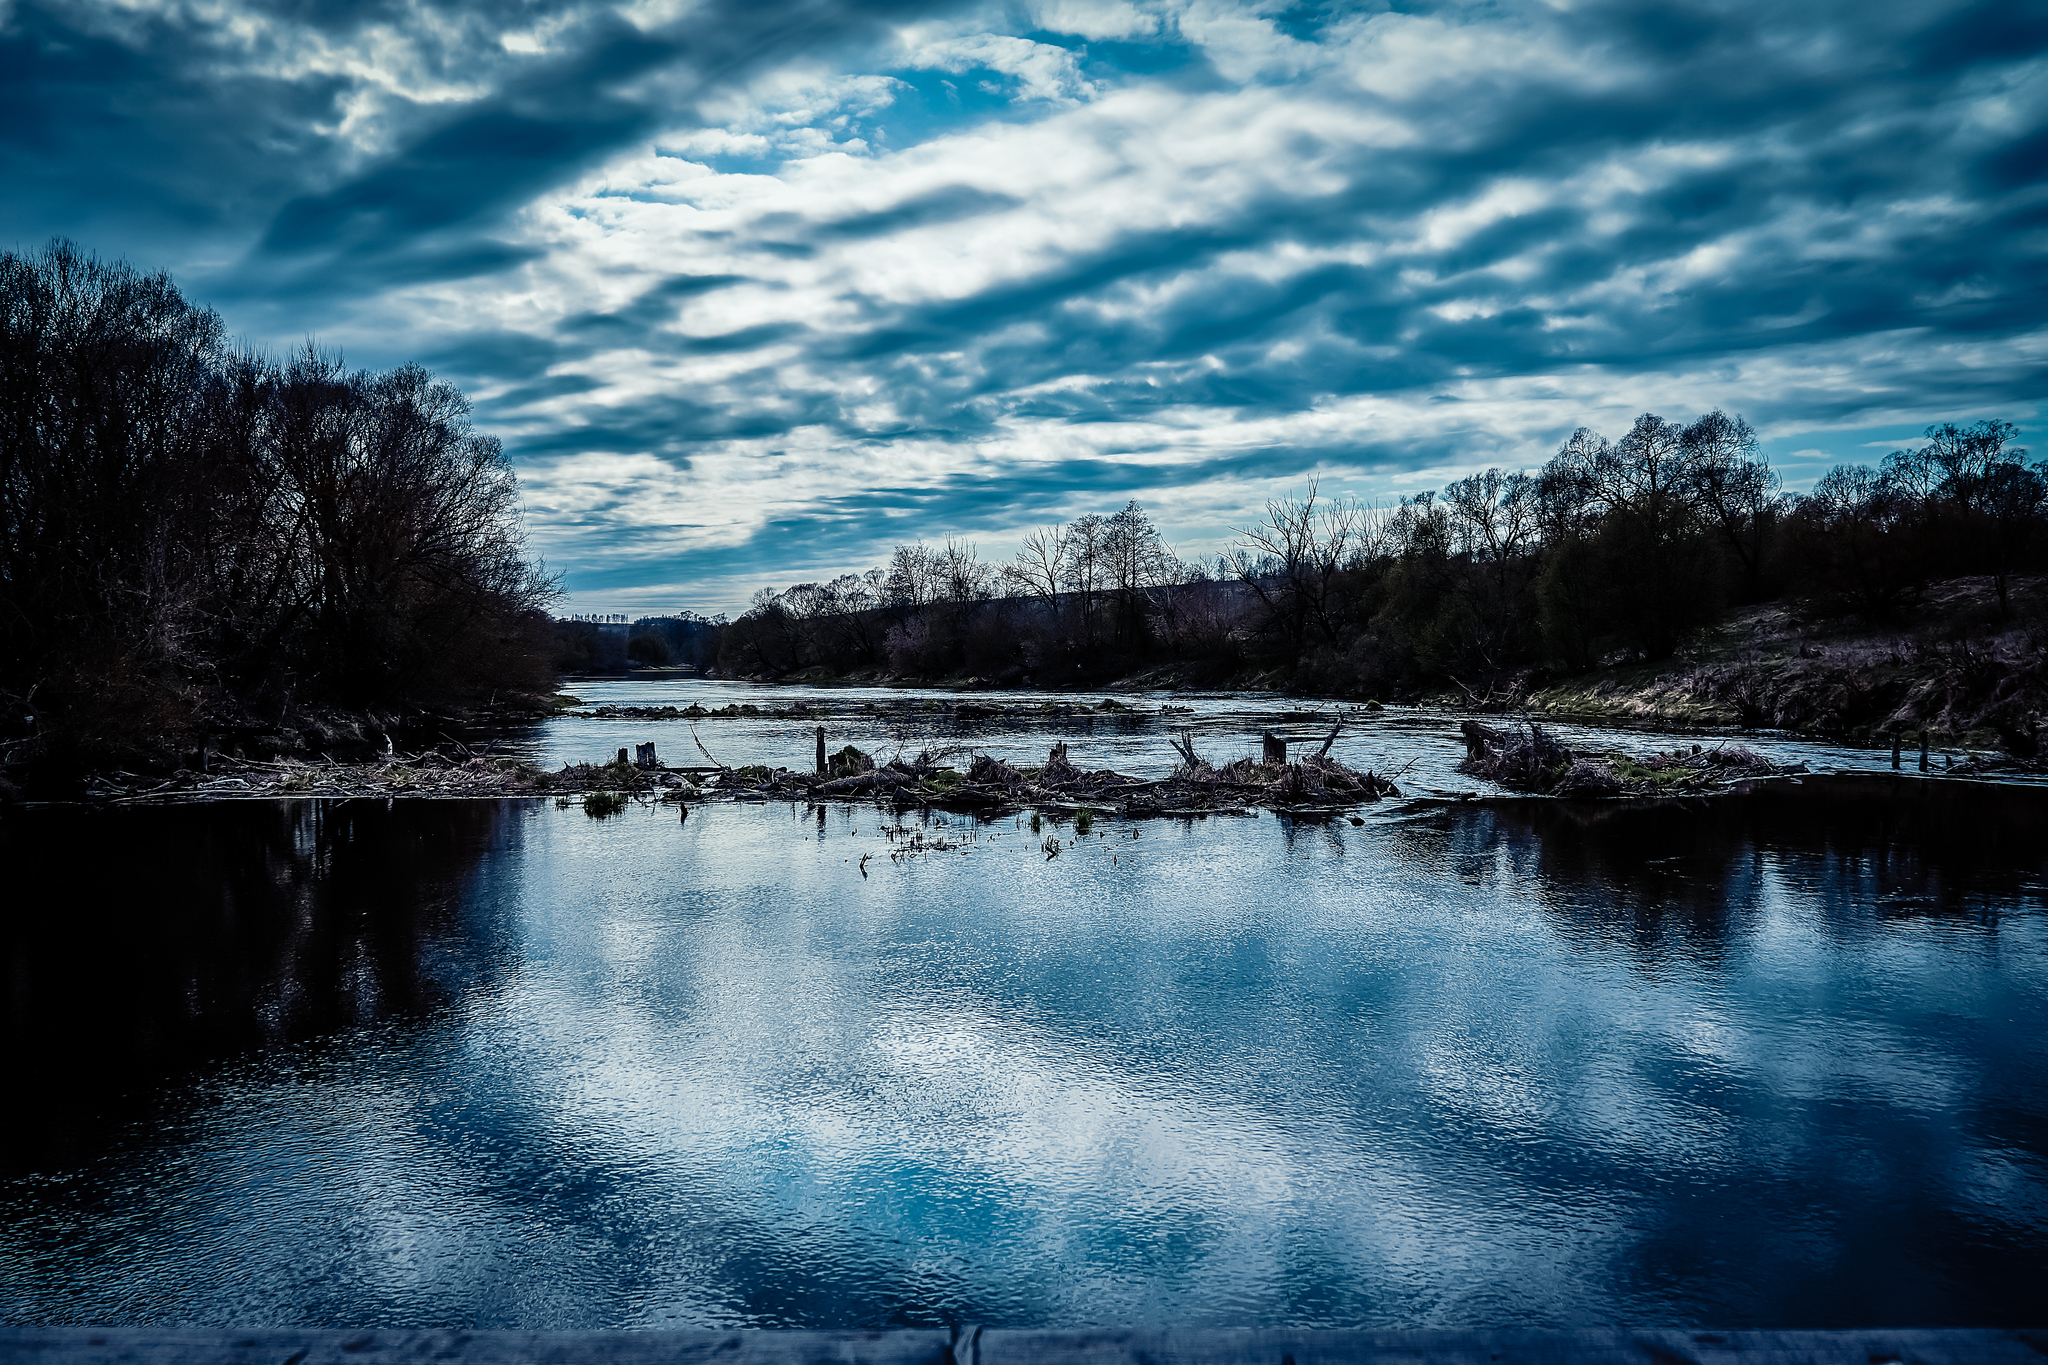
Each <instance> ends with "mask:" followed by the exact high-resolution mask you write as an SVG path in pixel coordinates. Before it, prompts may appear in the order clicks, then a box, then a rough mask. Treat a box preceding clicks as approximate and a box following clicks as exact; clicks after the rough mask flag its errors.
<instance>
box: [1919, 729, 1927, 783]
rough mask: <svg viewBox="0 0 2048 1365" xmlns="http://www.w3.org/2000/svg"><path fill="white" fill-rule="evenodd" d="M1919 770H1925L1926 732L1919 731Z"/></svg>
mask: <svg viewBox="0 0 2048 1365" xmlns="http://www.w3.org/2000/svg"><path fill="white" fill-rule="evenodd" d="M1920 771H1921V772H1923V773H1924V772H1926V771H1927V732H1926V731H1925V730H1922V731H1921V732H1920Z"/></svg>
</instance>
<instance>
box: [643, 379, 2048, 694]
mask: <svg viewBox="0 0 2048 1365" xmlns="http://www.w3.org/2000/svg"><path fill="white" fill-rule="evenodd" d="M2016 434H2017V432H2016V429H2015V428H2014V427H2013V426H2012V425H2011V424H2010V423H2007V422H2003V421H1980V422H1976V423H1974V424H1971V425H1967V426H1961V425H1955V424H1945V425H1940V426H1934V427H1930V428H1928V429H1927V432H1926V444H1924V445H1921V446H1919V447H1917V448H1914V449H1910V450H1897V451H1894V452H1892V453H1891V454H1890V455H1889V456H1887V457H1886V458H1885V459H1884V460H1883V461H1882V463H1881V464H1878V465H1875V466H1868V465H1843V466H1839V467H1837V468H1835V469H1834V470H1832V471H1831V472H1830V473H1829V474H1828V475H1827V476H1826V477H1825V478H1823V479H1821V480H1820V481H1819V483H1818V484H1817V485H1816V486H1815V488H1814V489H1813V491H1812V492H1810V493H1807V494H1803V495H1797V496H1794V495H1787V494H1785V493H1783V492H1782V491H1781V490H1780V486H1779V477H1778V475H1777V474H1776V473H1775V472H1774V471H1773V470H1772V469H1771V468H1770V466H1769V465H1768V464H1767V463H1766V462H1765V460H1764V459H1763V458H1762V457H1761V456H1760V455H1759V454H1758V443H1757V438H1756V435H1755V433H1754V432H1753V431H1752V430H1751V429H1750V427H1749V424H1748V423H1747V422H1746V421H1744V420H1743V419H1742V418H1741V417H1730V416H1728V415H1726V414H1724V413H1722V412H1720V411H1718V410H1717V411H1714V412H1710V413H1708V414H1706V415H1705V416H1703V417H1700V418H1699V419H1698V420H1696V421H1693V422H1690V423H1687V424H1683V425H1681V424H1678V423H1674V422H1668V421H1666V420H1664V419H1663V418H1661V417H1658V416H1654V415H1650V414H1645V415H1644V416H1642V417H1640V418H1638V419H1637V421H1636V423H1635V425H1634V427H1633V428H1631V429H1630V430H1629V432H1628V433H1627V434H1626V435H1624V436H1623V437H1621V438H1620V439H1619V440H1616V441H1609V440H1608V439H1607V438H1605V437H1604V436H1601V435H1600V434H1598V433H1596V432H1593V431H1590V430H1585V429H1581V430H1579V431H1576V432H1574V433H1573V434H1572V435H1571V437H1570V438H1569V439H1568V440H1566V441H1565V442H1564V444H1563V446H1562V447H1561V448H1560V449H1559V450H1558V451H1557V453H1556V454H1555V455H1554V456H1552V457H1551V459H1550V460H1549V461H1548V462H1547V463H1546V464H1545V465H1544V466H1543V467H1542V468H1541V469H1540V470H1538V471H1537V472H1535V473H1533V474H1531V473H1507V472H1503V471H1502V470H1499V469H1489V470H1487V471H1486V472H1485V473H1483V474H1475V475H1473V476H1472V477H1470V478H1466V479H1460V480H1458V481H1457V482H1455V483H1452V484H1449V485H1447V486H1446V487H1445V488H1443V489H1442V490H1441V491H1437V492H1428V493H1422V494H1418V495H1416V496H1414V497H1410V498H1404V499H1402V500H1401V501H1399V502H1398V503H1396V504H1394V505H1391V506H1384V507H1374V506H1366V505H1362V504H1360V503H1357V502H1354V501H1347V500H1342V499H1332V498H1327V497H1324V496H1323V495H1322V494H1321V493H1320V491H1319V490H1318V488H1317V487H1316V485H1315V484H1313V483H1311V484H1310V485H1309V486H1308V488H1307V489H1306V490H1305V491H1304V492H1303V493H1301V494H1300V495H1298V496H1294V497H1290V498H1283V499H1280V500H1277V501H1274V502H1271V503H1269V504H1267V507H1266V511H1265V516H1264V517H1263V518H1262V519H1261V520H1260V521H1258V522H1257V523H1256V524H1254V525H1251V526H1247V527H1244V528H1241V530H1240V531H1239V533H1238V538H1237V544H1236V545H1235V546H1234V547H1233V548H1232V550H1231V551H1230V552H1229V553H1228V554H1226V555H1224V556H1222V557H1221V558H1219V559H1217V560H1215V561H1211V562H1200V561H1195V562H1190V561H1186V560H1182V559H1180V558H1177V557H1176V556H1175V555H1173V554H1172V553H1171V552H1170V551H1169V550H1168V548H1167V547H1166V545H1165V544H1164V542H1163V541H1162V539H1161V537H1160V534H1159V532H1158V530H1157V529H1156V528H1155V527H1154V526H1153V524H1152V522H1151V519H1150V518H1149V517H1148V516H1147V514H1146V513H1145V511H1144V509H1143V508H1141V507H1140V506H1139V505H1138V504H1137V503H1136V502H1131V503H1129V504H1127V505H1126V506H1125V507H1124V508H1123V509H1122V510H1121V511H1119V512H1117V513H1116V514H1115V515H1113V516H1107V517H1103V516H1084V517H1081V518H1080V519H1078V520H1076V521H1073V522H1071V523H1068V524H1067V525H1064V526H1053V527H1047V528H1045V529H1043V530H1040V531H1036V532H1034V533H1032V534H1031V535H1029V536H1028V537H1026V538H1025V540H1024V542H1023V546H1022V548H1021V549H1020V550H1019V551H1018V552H1017V554H1016V557H1015V558H1014V559H1013V560H1011V561H1010V562H1009V563H1006V564H992V563H989V562H986V561H984V560H982V559H980V558H979V557H978V556H977V554H976V552H975V550H974V547H973V546H971V545H968V544H966V543H964V542H962V541H960V540H948V541H945V542H944V543H942V544H939V545H936V546H934V545H927V544H917V545H901V546H898V547H897V548H896V551H895V554H894V557H893V558H892V559H891V560H890V562H889V563H888V564H887V565H886V566H880V567H876V568H873V569H870V570H868V571H867V572H866V573H864V574H859V575H847V576H844V577H841V578H837V579H834V580H832V581H830V582H825V583H800V584H797V585H796V586H794V587H791V588H788V589H786V590H784V591H781V592H775V591H767V590H764V591H763V592H761V593H759V594H758V595H757V596H756V597H755V599H754V602H753V604H752V606H751V608H750V609H749V610H748V611H747V612H746V613H745V614H744V615H743V616H741V617H740V618H739V619H738V620H736V621H733V622H731V623H730V624H728V625H725V626H724V627H723V629H722V630H721V631H720V632H719V638H718V644H717V661H718V667H719V668H720V669H721V670H723V671H726V672H729V673H733V674H741V675H754V676H788V675H791V674H795V673H800V672H802V671H804V670H806V669H823V670H829V671H833V672H841V673H844V672H854V671H860V670H865V669H873V670H879V671H882V672H886V673H890V674H894V675H897V676H907V677H926V678H936V677H945V676H976V677H979V678H981V679H983V680H985V681H987V682H991V683H995V684H1020V683H1025V682H1031V683H1036V684H1040V685H1058V684H1061V683H1071V682H1081V681H1090V680H1096V679H1102V678H1109V677H1116V676H1123V675H1128V674H1131V673H1133V672H1137V671H1141V670H1143V669H1145V668H1146V667H1148V666H1152V665H1158V664H1165V663H1178V664H1181V665H1183V666H1185V667H1183V669H1182V672H1183V673H1184V674H1195V675H1200V674H1203V673H1206V674H1207V675H1208V676H1209V677H1210V678H1211V679H1213V680H1216V681H1222V680H1225V679H1228V678H1232V677H1242V676H1243V675H1244V674H1246V673H1247V672H1250V671H1257V672H1259V673H1262V674H1264V675H1266V676H1267V677H1268V679H1269V680H1271V681H1275V682H1278V683H1280V684H1281V685H1284V686H1288V687H1290V688H1293V689H1296V690H1300V691H1304V692H1318V693H1329V694H1335V695H1340V696H1345V695H1348V696H1374V697H1383V698H1387V699H1389V700H1393V699H1400V698H1411V697H1414V696H1418V695H1422V694H1426V693H1431V692H1437V691H1447V690H1454V689H1463V690H1464V691H1465V692H1466V693H1467V694H1469V695H1473V696H1475V697H1476V696H1482V695H1489V694H1491V693H1492V691H1493V690H1494V689H1495V688H1497V687H1499V686H1501V685H1502V684H1503V683H1504V682H1505V681H1507V680H1509V679H1515V678H1521V679H1525V680H1526V679H1527V678H1529V677H1530V676H1532V675H1541V674H1569V673H1575V672H1583V671H1585V670H1588V669H1591V668H1593V667H1595V666H1596V665H1597V664H1599V663H1601V662H1603V661H1612V660H1615V659H1618V658H1630V659H1641V660H1656V659H1661V658H1665V657H1667V656H1670V655H1671V654H1672V653H1673V652H1674V651H1675V650H1677V649H1678V648H1679V647H1680V645H1681V643H1682V642H1684V641H1685V640H1686V639H1687V638H1688V637H1689V636H1691V635H1692V634H1693V633H1694V632H1696V631H1697V630H1699V629H1700V628H1701V627H1703V626H1707V625H1710V624H1712V623H1713V622H1715V621H1716V620H1717V619H1718V618H1719V617H1720V615H1721V614H1722V612H1723V611H1724V610H1725V609H1726V608H1728V607H1729V606H1731V605H1740V604H1746V603H1756V602H1762V601H1767V600H1771V599H1774V598H1778V597H1780V596H1784V595H1787V594H1794V595H1798V596H1800V597H1801V598H1803V599H1805V600H1807V601H1808V602H1809V603H1810V604H1811V605H1812V606H1813V608H1814V609H1816V610H1819V611H1823V612H1836V613H1844V614H1847V613H1854V614H1857V615H1860V616H1862V617H1864V618H1866V619H1868V620H1870V621H1873V622H1883V621H1885V620H1887V619H1890V618H1893V617H1895V616H1896V615H1897V614H1898V613H1899V612H1901V611H1902V610H1903V609H1904V608H1906V607H1907V606H1908V605H1909V604H1910V603H1911V602H1912V600H1913V599H1914V597H1915V595H1916V594H1917V593H1918V592H1920V591H1921V589H1922V588H1923V587H1924V586H1925V585H1927V584H1929V583H1931V582H1934V581H1937V580H1941V579H1947V578H1953V577H1958V576H1962V575H1985V576H1988V577H1989V579H1990V580H1991V583H1992V585H1993V587H1994V589H1995V594H1996V600H1997V604H1998V610H1999V611H2000V613H2001V614H2009V613H2010V611H2011V609H2012V606H2011V598H2010V588H2011V584H2012V581H2013V577H2014V575H2016V574H2020V573H2023V572H2030V571H2034V570H2038V569H2040V568H2042V567H2043V565H2044V560H2048V464H2043V463H2029V462H2028V459H2027V452H2026V451H2024V450H2021V449H2019V448H2017V447H2015V446H2014V445H2013V440H2014V437H2015V436H2016ZM646 633H648V632H640V634H646ZM635 643H636V644H637V643H638V636H637V635H636V641H635ZM648 648H649V650H650V651H651V650H652V648H653V646H652V645H651V644H650V645H649V646H648ZM698 648H699V650H700V651H701V650H702V648H703V645H702V644H701V643H700V644H699V645H698Z"/></svg>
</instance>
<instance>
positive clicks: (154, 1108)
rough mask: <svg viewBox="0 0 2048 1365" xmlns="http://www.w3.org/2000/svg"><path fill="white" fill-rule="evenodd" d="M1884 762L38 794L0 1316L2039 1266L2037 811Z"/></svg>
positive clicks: (1855, 1286)
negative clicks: (194, 794)
mask: <svg viewBox="0 0 2048 1365" xmlns="http://www.w3.org/2000/svg"><path fill="white" fill-rule="evenodd" d="M1885 787H1886V784H1885V783H1883V782H1878V783H1874V784H1872V785H1871V787H1870V789H1869V790H1866V791H1864V792H1862V794H1861V795H1860V796H1856V797H1855V799H1853V800H1850V799H1847V798H1845V800H1844V801H1843V802H1839V803H1816V802H1803V803H1802V802H1801V801H1800V800H1799V799H1797V797H1796V796H1795V795H1793V794H1787V795H1786V796H1784V797H1783V798H1772V800H1771V801H1769V802H1747V803H1728V804H1720V805H1711V804H1702V803H1698V802H1693V803H1690V804H1685V805H1668V806H1661V807H1652V808H1623V807H1615V806H1608V807H1602V808H1598V809H1597V810H1596V809H1593V808H1587V807H1572V806H1568V805H1563V804H1555V803H1553V804H1547V805H1546V804H1540V803H1535V804H1525V805H1520V806H1514V807H1508V808H1502V809H1492V808H1488V807H1485V806H1453V807H1449V808H1429V809H1407V808H1395V807H1393V806H1390V805H1389V806H1382V807H1380V808H1378V809H1376V810H1375V811H1374V812H1373V814H1372V816H1371V818H1370V820H1369V822H1368V823H1367V824H1366V825H1364V826H1358V827H1354V826H1351V825H1349V824H1348V823H1344V822H1341V821H1340V822H1338V823H1336V824H1333V825H1327V826H1309V825H1297V824H1293V823H1291V822H1287V821H1283V820H1279V819H1275V818H1273V817H1271V816H1266V817H1261V818H1239V819H1226V818H1215V819H1210V820H1207V821H1195V822H1189V823H1174V822H1166V821H1150V822H1146V823H1145V824H1143V825H1142V826H1140V825H1134V824H1119V823H1116V822H1103V823H1101V824H1098V825H1097V826H1096V830H1095V833H1094V835H1093V836H1091V837H1088V838H1085V839H1079V838H1077V837H1076V835H1075V832H1074V830H1073V828H1072V827H1071V826H1066V827H1064V828H1063V829H1060V830H1057V831H1055V830H1052V829H1050V828H1048V830H1046V831H1044V832H1043V833H1040V834H1034V833H1032V832H1031V831H1030V830H1028V829H1027V828H1025V827H1023V826H1022V825H1021V824H1020V823H1019V822H1017V821H1012V820H1004V821H1002V822H999V823H997V824H994V825H987V826H983V825H976V824H974V823H972V822H970V821H967V820H965V819H962V818H960V817H953V818H952V819H951V820H950V821H949V820H947V819H946V818H945V817H939V818H937V819H935V820H934V821H933V822H932V823H931V824H929V825H917V826H915V828H914V829H912V828H909V827H905V828H903V829H901V830H899V831H898V832H896V833H895V834H894V835H893V836H892V835H889V834H887V833H885V832H884V828H883V817H882V816H881V815H880V814H879V813H878V812H876V811H873V810H866V809H853V808H840V807H834V808H831V809H829V810H824V811H816V810H805V809H802V808H796V807H790V806H786V805H779V806H767V807H762V806H744V807H735V806H726V807H708V808H703V809H700V810H698V811H697V812H696V813H694V814H692V815H691V816H690V817H689V819H688V820H687V822H678V820H677V817H676V813H675V811H674V810H673V808H669V809H659V808H656V809H644V808H635V809H634V810H632V811H629V812H628V813H627V814H626V815H625V816H622V817H619V818H615V819H611V820H606V821H595V820H591V819H589V818H587V817H585V816H584V814H583V813H582V812H581V810H580V809H558V808H556V807H555V806H554V805H553V804H552V803H550V802H459V801H445V802H413V803H407V802H396V803H386V802H382V801H352V802H320V801H300V802H288V803H253V802H252V803H237V804H233V805H222V806H212V807H186V808H173V809H157V810H132V809H131V810H126V811H120V812H114V813H107V814H102V815H97V816H90V817H86V816H81V815H80V814H79V813H77V812H67V811H41V812H28V813H26V814H25V815H23V814H18V815H15V816H11V817H9V818H8V820H7V821H6V822H5V823H4V824H0V854H4V856H5V858H6V859H7V861H8V864H9V866H10V867H11V868H14V869H17V875H18V876H21V877H23V879H24V884H28V885H46V886H62V887H69V888H70V894H67V895H62V896H52V897H50V898H48V899H46V900H43V901H39V902H38V903H37V904H36V905H34V906H20V905H17V907H16V908H15V909H14V910H12V911H10V913H9V916H8V919H7V922H6V936H7V952H8V963H7V967H8V977H7V980H8V983H9V984H8V987H7V990H8V1028H9V1038H8V1055H9V1057H10V1059H11V1064H12V1066H13V1069H14V1081H13V1086H12V1089H13V1093H14V1099H15V1102H14V1103H12V1104H11V1105H10V1109H11V1111H12V1113H13V1115H14V1118H13V1121H12V1122H11V1123H10V1124H9V1125H7V1132H8V1147H7V1154H8V1174H7V1179H6V1180H5V1182H4V1183H0V1315H4V1316H5V1317H6V1318H8V1319H10V1320H15V1321H37V1322H127V1323H150V1322H155V1323H187V1324H237V1325H258V1324H269V1325H295V1324H305V1325H334V1326H341V1325H358V1324H361V1325H374V1324H393V1325H411V1326H421V1325H440V1324H448V1325H458V1326H471V1327H507V1328H510V1327H525V1328H544V1327H555V1328H571V1327H662V1326H688V1325H720V1326H735V1325H750V1326H850V1325H863V1326H888V1325H893V1324H927V1323H955V1322H967V1321H972V1322H981V1323H990V1324H999V1325H1008V1326H1041V1325H1077V1324H1089V1323H1109V1324H1175V1325H1187V1326H1202V1325H1213V1326H1244V1325H1302V1326H1359V1325H1364V1326H1375V1325H1387V1326H1431V1325H1513V1324H1524V1325H1571V1324H1592V1323H1620V1324H1664V1325H1694V1326H1720V1327H1730V1326H1744V1325H1755V1326H1848V1325H1857V1324H1862V1325H1882V1324H1917V1325H1940V1324H1965V1323H1967V1324H2002V1323H2017V1322H2020V1321H2026V1320H2032V1319H2034V1318H2037V1317H2038V1310H2037V1308H2036V1307H2035V1303H2036V1300H2035V1297H2034V1296H2035V1294H2036V1293H2037V1291H2038V1286H2039V1285H2040V1284H2041V1283H2043V1282H2048V1060H2044V1050H2043V1048H2042V1046H2041V1043H2042V1039H2043V1037H2044V1025H2048V931H2044V930H2048V910H2044V906H2043V888H2044V875H2048V869H2044V866H2043V859H2044V852H2043V848H2044V844H2048V841H2044V840H2042V839H2041V838H2039V833H2040V829H2039V825H2038V821H2036V823H2035V824H2032V825H2029V824H2028V823H2027V822H2026V821H2025V820H2019V821H2017V822H2015V821H2013V820H2006V819H2002V818H1991V817H1990V815H1988V814H1987V812H1993V813H1995V812H1997V811H1998V810H2000V809H2002V806H2001V802H2002V800H2003V798H2001V797H1999V796H1997V795H1996V794H1992V795H1991V796H1988V797H1985V798H1983V800H1981V801H1979V803H1978V805H1977V806H1975V807H1971V806H1970V805H1969V803H1968V802H1967V801H1966V802H1963V803H1962V804H1961V805H1943V806H1939V807H1937V806H1935V805H1930V804H1929V803H1927V802H1924V801H1921V802H1917V803H1916V802H1914V801H1910V800H1904V799H1902V798H1900V797H1898V796H1897V795H1895V794H1891V793H1889V792H1888V791H1887V790H1885ZM1959 790H1960V788H1959ZM1852 795H1853V794H1852ZM1987 802H1988V803H1989V804H1986V803H1987ZM913 833H914V834H915V835H917V836H919V837H920V838H922V839H923V840H924V841H926V843H927V845H929V844H931V843H934V842H937V843H944V842H948V841H958V847H954V848H950V849H945V850H943V851H933V852H924V853H921V854H918V855H915V856H902V850H903V849H904V848H905V846H906V844H907V843H908V841H909V839H910V837H911V835H912V834H913ZM1045 834H1056V835H1057V837H1060V838H1061V839H1062V840H1063V843H1064V844H1065V845H1066V846H1065V847H1063V848H1062V851H1061V852H1060V853H1059V855H1058V856H1057V857H1054V858H1052V859H1050V860H1048V859H1047V857H1046V856H1045V853H1044V851H1043V849H1042V848H1041V841H1042V839H1043V838H1044V837H1045ZM892 851H893V852H895V853H897V854H898V856H897V857H895V858H893V859H892V858H891V856H890V854H891V853H892ZM862 855H871V856H869V858H868V861H867V863H866V868H865V872H866V875H865V876H863V875H862V869H861V863H860V859H861V857H862Z"/></svg>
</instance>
